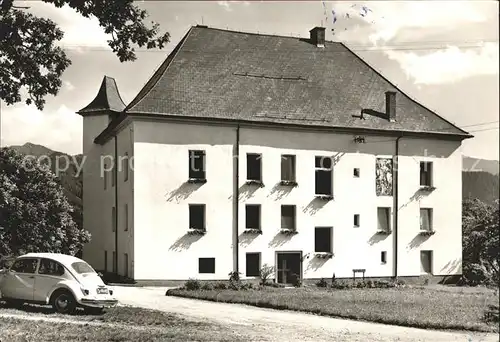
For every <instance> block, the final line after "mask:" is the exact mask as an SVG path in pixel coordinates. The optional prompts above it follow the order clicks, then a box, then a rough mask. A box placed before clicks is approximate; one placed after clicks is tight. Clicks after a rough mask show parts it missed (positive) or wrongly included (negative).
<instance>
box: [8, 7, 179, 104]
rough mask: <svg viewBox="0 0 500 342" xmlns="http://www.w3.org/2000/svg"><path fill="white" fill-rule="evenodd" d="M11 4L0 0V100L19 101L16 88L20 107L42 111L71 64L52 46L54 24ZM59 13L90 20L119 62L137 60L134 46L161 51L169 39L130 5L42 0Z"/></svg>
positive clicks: (57, 34)
mask: <svg viewBox="0 0 500 342" xmlns="http://www.w3.org/2000/svg"><path fill="white" fill-rule="evenodd" d="M13 1H14V0H0V84H2V87H0V100H4V101H5V102H6V103H7V104H8V105H10V104H14V103H17V102H21V101H22V100H23V98H22V96H21V89H24V90H25V93H27V96H26V99H25V103H26V104H28V105H30V104H32V103H34V104H35V105H36V107H37V108H38V109H39V110H43V108H44V105H45V97H46V96H47V95H49V94H50V95H54V96H55V95H57V94H58V92H59V89H60V87H61V84H62V82H61V75H62V74H63V72H64V70H66V68H67V67H68V66H69V65H70V64H71V61H70V60H69V59H68V58H67V56H66V53H65V52H64V50H63V49H62V48H61V47H59V46H57V45H56V43H57V42H58V41H60V40H61V39H62V38H63V35H64V33H63V32H62V31H61V30H60V29H59V28H58V27H57V25H56V24H55V23H54V22H53V21H51V20H49V19H44V18H38V17H36V16H34V15H32V14H31V13H28V12H27V11H26V10H27V8H26V7H19V6H15V5H14V2H13ZM42 1H43V2H46V3H50V4H53V5H54V6H56V7H58V8H60V7H63V6H64V5H68V6H69V7H71V8H73V9H75V10H76V11H77V12H78V13H79V14H81V15H82V16H83V17H85V18H91V17H95V18H97V19H98V20H99V24H100V26H101V27H102V28H103V30H104V32H105V33H107V34H110V35H111V37H112V38H111V39H110V40H109V41H108V44H109V46H110V47H111V48H112V50H113V52H114V53H115V54H116V55H117V56H118V58H119V60H120V61H121V62H126V61H134V60H135V59H136V55H135V49H134V47H133V46H134V45H136V46H138V47H141V48H142V47H146V48H147V49H152V48H159V49H162V48H163V47H164V45H165V43H167V42H169V39H170V34H169V33H168V32H167V33H164V34H162V35H160V34H159V25H158V24H157V23H155V22H151V27H150V28H148V27H147V26H146V24H145V20H146V18H147V12H146V11H144V10H141V9H140V8H139V7H137V6H135V5H134V4H133V0H42Z"/></svg>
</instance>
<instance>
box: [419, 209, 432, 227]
mask: <svg viewBox="0 0 500 342" xmlns="http://www.w3.org/2000/svg"><path fill="white" fill-rule="evenodd" d="M425 211H426V212H427V213H428V214H427V217H428V219H429V222H428V225H429V229H422V212H425ZM433 216H434V210H433V208H427V207H425V208H420V227H419V228H420V231H421V232H433V231H434V217H433Z"/></svg>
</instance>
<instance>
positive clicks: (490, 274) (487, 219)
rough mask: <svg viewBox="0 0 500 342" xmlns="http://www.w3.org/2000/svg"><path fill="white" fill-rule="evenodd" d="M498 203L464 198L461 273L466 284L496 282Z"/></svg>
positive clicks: (498, 253)
mask: <svg viewBox="0 0 500 342" xmlns="http://www.w3.org/2000/svg"><path fill="white" fill-rule="evenodd" d="M498 215H499V204H498V201H497V202H496V204H495V205H488V204H485V203H483V202H481V201H480V200H479V199H466V200H464V202H463V208H462V234H463V275H464V278H465V280H466V282H467V283H469V284H470V285H478V284H483V283H485V284H488V283H498V280H499V257H500V247H499V234H500V226H499V217H498Z"/></svg>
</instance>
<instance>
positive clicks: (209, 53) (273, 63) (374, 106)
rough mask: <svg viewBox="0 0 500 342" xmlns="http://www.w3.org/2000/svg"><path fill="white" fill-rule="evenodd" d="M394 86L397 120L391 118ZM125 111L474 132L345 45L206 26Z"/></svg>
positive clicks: (194, 33) (192, 31)
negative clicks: (388, 103) (388, 99)
mask: <svg viewBox="0 0 500 342" xmlns="http://www.w3.org/2000/svg"><path fill="white" fill-rule="evenodd" d="M387 91H394V92H396V93H397V97H396V102H397V109H396V112H397V118H396V121H395V122H390V121H389V120H388V119H387V118H385V117H384V113H385V92H387ZM362 110H371V111H372V113H375V115H369V114H365V115H364V119H361V118H359V117H358V116H359V115H360V113H361V111H362ZM125 112H126V113H128V114H136V115H141V114H156V115H168V116H179V117H194V118H210V119H229V120H243V121H247V122H248V121H251V122H266V123H282V124H295V125H303V126H323V127H342V128H346V127H348V128H363V129H377V130H391V131H392V130H397V131H410V132H423V133H431V132H435V133H447V134H453V135H461V136H464V137H467V136H469V135H468V133H467V132H465V131H463V130H461V129H459V128H458V127H456V126H454V125H453V124H451V123H450V122H448V121H446V120H445V119H443V118H441V117H440V116H438V115H437V114H435V113H434V112H432V111H431V110H429V109H427V108H425V107H424V106H422V105H420V104H419V103H417V102H416V101H414V100H412V99H410V98H409V97H408V96H407V95H405V94H404V93H403V92H402V91H401V90H399V89H398V88H397V87H396V86H394V85H393V84H391V83H390V82H389V81H388V80H387V79H385V78H384V77H383V76H382V75H381V74H379V73H378V72H377V71H375V70H374V69H373V68H372V67H370V66H369V65H368V64H367V63H366V62H364V61H363V60H362V59H361V58H360V57H358V56H357V55H356V54H355V53H353V52H352V51H351V50H349V49H348V48H347V47H346V46H345V45H344V44H342V43H336V42H326V44H325V47H324V48H319V47H317V46H315V45H313V44H311V43H310V41H309V40H308V39H300V38H294V37H281V36H271V35H259V34H252V33H242V32H234V31H227V30H220V29H213V28H207V27H192V28H191V29H190V30H189V32H188V33H187V34H186V36H185V37H184V38H183V39H182V41H181V42H180V43H179V45H178V46H177V47H176V48H175V49H174V51H173V52H172V53H171V54H170V55H169V56H168V58H167V59H166V60H165V62H164V63H163V64H162V65H161V66H160V67H159V68H158V70H157V71H156V73H155V74H154V75H153V77H152V78H151V79H150V80H149V81H148V82H147V84H146V85H145V86H144V88H143V89H142V90H141V91H140V92H139V94H138V95H137V96H136V98H135V99H134V100H133V101H132V102H131V103H130V104H129V105H128V106H127V108H126V109H125ZM377 112H379V114H377Z"/></svg>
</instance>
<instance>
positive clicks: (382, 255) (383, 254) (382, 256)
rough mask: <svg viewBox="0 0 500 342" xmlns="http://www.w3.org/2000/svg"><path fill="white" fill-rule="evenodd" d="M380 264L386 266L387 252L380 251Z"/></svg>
mask: <svg viewBox="0 0 500 342" xmlns="http://www.w3.org/2000/svg"><path fill="white" fill-rule="evenodd" d="M380 263H381V264H382V265H386V264H387V251H381V252H380Z"/></svg>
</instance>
